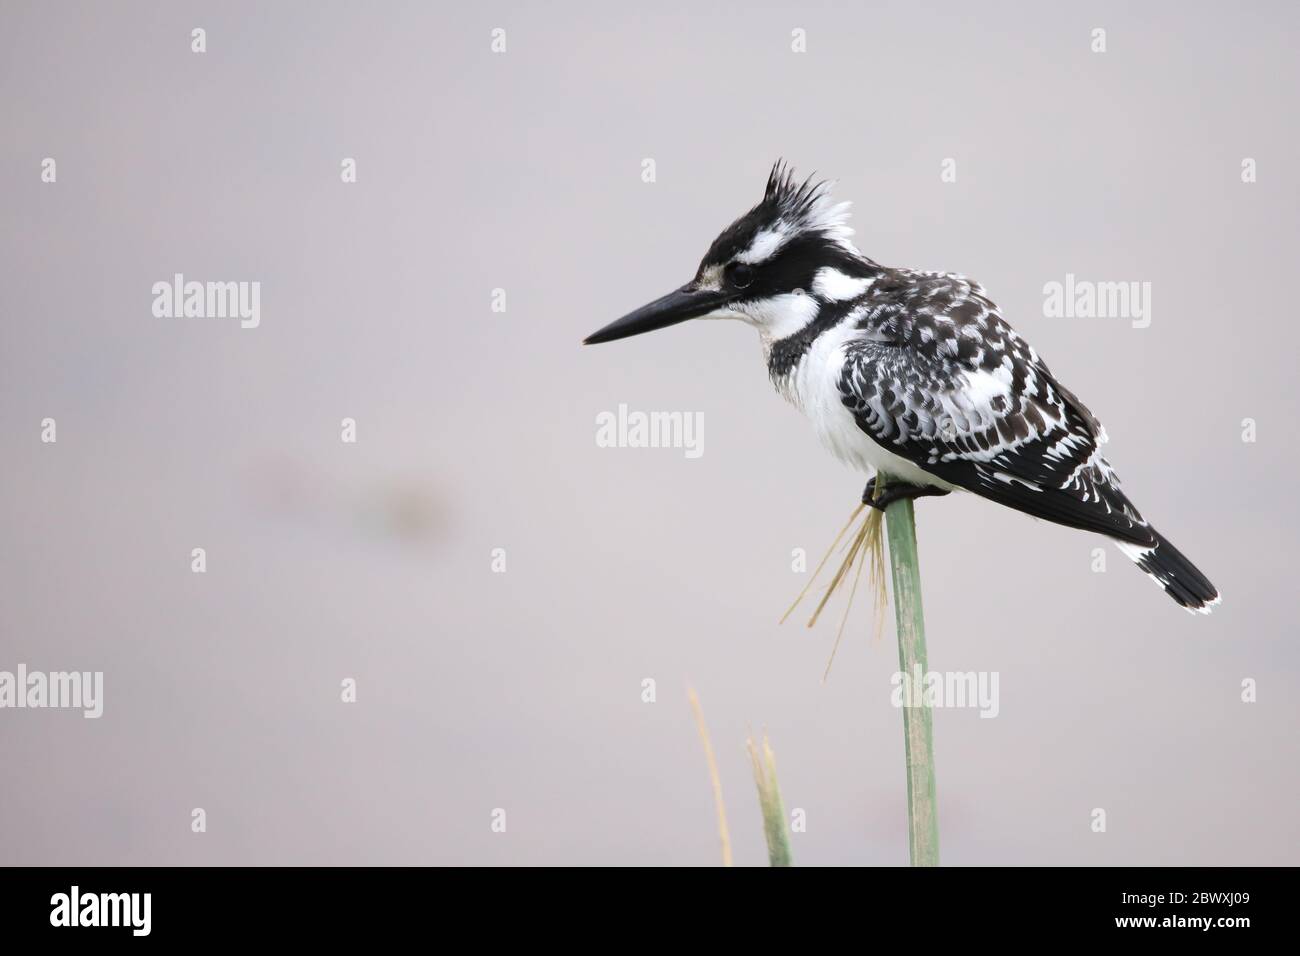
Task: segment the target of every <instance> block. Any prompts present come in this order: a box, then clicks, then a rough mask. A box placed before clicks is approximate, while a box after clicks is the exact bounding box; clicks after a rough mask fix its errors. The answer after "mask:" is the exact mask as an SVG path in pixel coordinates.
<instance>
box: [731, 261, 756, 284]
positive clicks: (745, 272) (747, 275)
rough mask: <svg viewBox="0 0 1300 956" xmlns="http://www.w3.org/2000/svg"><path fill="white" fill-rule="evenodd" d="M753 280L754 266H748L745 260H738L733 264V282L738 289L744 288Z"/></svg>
mask: <svg viewBox="0 0 1300 956" xmlns="http://www.w3.org/2000/svg"><path fill="white" fill-rule="evenodd" d="M753 281H754V268H753V266H747V265H745V263H743V262H737V263H734V264H733V265H732V266H731V284H732V285H734V286H735V287H736V288H737V289H743V288H745V286H747V285H749V284H750V283H751V282H753Z"/></svg>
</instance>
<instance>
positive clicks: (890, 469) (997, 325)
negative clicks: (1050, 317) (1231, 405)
mask: <svg viewBox="0 0 1300 956" xmlns="http://www.w3.org/2000/svg"><path fill="white" fill-rule="evenodd" d="M848 213H849V203H837V202H835V201H834V200H833V199H832V198H831V196H830V192H829V187H828V185H827V184H826V183H814V182H813V180H812V179H808V180H805V181H803V182H799V181H797V180H796V179H795V178H794V175H793V173H792V171H791V170H790V169H789V168H788V167H786V166H785V165H784V164H783V163H781V162H778V163H777V164H776V166H774V167H773V169H772V173H771V175H770V176H769V177H768V181H767V189H766V192H765V193H764V196H763V200H762V201H761V202H760V203H759V204H758V205H756V206H755V207H754V208H753V209H751V210H750V211H749V212H747V213H746V214H745V215H743V216H741V217H740V218H739V219H737V220H736V221H735V222H734V223H732V224H731V225H730V226H728V227H727V228H726V229H725V230H723V232H722V234H721V235H719V236H718V238H717V239H715V240H714V241H713V244H712V245H711V246H710V247H709V251H708V252H707V253H705V255H704V259H703V261H702V262H701V263H700V267H699V270H698V271H697V272H696V274H695V278H694V279H692V280H691V281H690V282H688V283H686V285H684V286H682V287H681V288H680V289H677V290H675V291H673V292H670V293H668V294H667V295H666V296H663V297H662V298H660V299H656V300H655V301H654V302H651V303H650V304H649V305H646V306H643V307H642V308H640V309H637V310H636V311H635V312H632V313H629V314H628V315H626V316H624V317H623V318H621V319H619V320H617V321H616V322H612V323H611V324H609V325H607V326H605V327H604V328H603V329H600V330H599V331H598V332H595V333H593V334H592V335H590V336H588V337H587V339H586V340H585V341H586V344H595V343H598V342H611V341H613V340H615V339H621V338H626V337H628V336H631V335H639V334H640V333H642V332H649V331H652V330H654V329H661V328H665V327H666V326H669V325H675V324H677V323H678V322H684V321H686V320H687V319H694V318H727V319H740V320H741V321H743V322H747V323H749V324H750V325H752V326H754V327H755V328H757V329H758V333H759V336H760V338H761V340H762V345H763V354H764V357H765V358H766V360H767V367H768V372H769V374H770V375H771V378H772V382H773V384H774V385H775V386H776V388H777V390H778V391H779V392H780V393H781V394H782V395H783V396H785V397H786V398H787V399H788V400H789V401H790V402H792V403H793V404H794V405H795V406H796V407H797V408H799V409H800V410H801V411H802V412H803V413H804V414H805V415H806V416H807V417H808V418H809V419H810V420H811V421H812V424H813V427H814V428H815V429H816V431H817V435H818V437H819V438H820V439H821V441H822V443H823V444H825V445H826V447H827V448H829V449H830V451H831V452H832V453H834V454H835V455H836V456H837V457H839V458H840V459H842V460H844V461H845V462H847V463H848V464H850V465H851V466H853V467H855V468H858V469H860V470H862V471H863V472H864V473H868V474H873V475H875V474H880V475H883V476H884V487H883V489H882V491H881V494H880V496H879V497H877V498H875V499H874V500H873V499H872V492H873V488H874V481H875V479H874V477H873V478H872V481H871V482H869V483H868V485H867V490H866V492H865V493H864V495H863V500H864V501H865V502H867V503H870V504H874V505H875V506H876V507H879V508H882V509H883V508H884V507H886V506H887V505H888V504H889V503H890V502H891V501H895V500H898V499H899V498H917V497H921V496H924V495H946V494H948V493H949V492H951V491H954V490H958V489H960V490H965V491H970V492H974V493H975V494H977V495H980V496H981V497H984V498H987V499H989V500H990V501H995V502H997V503H998V504H1002V505H1006V506H1007V507H1009V508H1014V509H1015V510H1017V511H1023V512H1025V513H1027V514H1030V515H1033V516H1034V517H1037V518H1043V519H1045V520H1047V521H1052V522H1055V523H1057V524H1062V525H1068V526H1070V527H1073V528H1081V529H1083V530H1085V531H1095V532H1097V533H1099V534H1103V535H1106V536H1108V537H1110V538H1112V539H1113V540H1114V541H1115V542H1116V544H1117V545H1118V546H1119V548H1120V550H1121V551H1123V552H1124V554H1126V555H1128V557H1130V558H1132V559H1133V561H1134V562H1136V563H1137V565H1138V567H1139V568H1141V569H1142V570H1143V571H1145V572H1146V573H1147V574H1148V575H1149V576H1150V577H1151V578H1152V579H1153V580H1155V581H1156V582H1157V583H1158V584H1159V585H1160V586H1161V587H1162V588H1164V590H1165V591H1166V592H1167V593H1168V594H1169V596H1170V597H1172V598H1173V599H1174V600H1175V601H1177V602H1178V603H1179V604H1180V605H1182V606H1183V607H1184V608H1187V609H1188V610H1189V611H1197V612H1201V613H1208V612H1209V610H1210V608H1211V607H1213V606H1214V605H1216V604H1218V603H1219V592H1218V591H1217V590H1216V589H1215V587H1214V585H1213V584H1211V583H1210V582H1209V580H1208V579H1207V578H1206V577H1205V575H1204V574H1202V573H1201V572H1200V571H1199V570H1197V569H1196V567H1195V566H1194V565H1193V564H1192V563H1191V562H1190V561H1189V560H1187V558H1186V557H1184V556H1183V554H1182V553H1181V552H1180V551H1178V549H1176V548H1175V547H1174V546H1173V545H1172V544H1170V543H1169V541H1168V540H1166V539H1165V538H1164V537H1162V536H1161V535H1160V534H1159V532H1157V531H1156V530H1155V529H1154V528H1153V527H1151V525H1149V524H1148V523H1147V522H1146V520H1145V519H1144V518H1143V517H1142V515H1141V514H1140V513H1139V512H1138V510H1137V508H1135V507H1134V506H1133V504H1132V502H1130V501H1129V500H1128V498H1127V497H1125V495H1124V492H1123V491H1122V490H1120V484H1119V479H1118V478H1117V477H1116V475H1115V472H1114V470H1113V469H1112V468H1111V466H1110V464H1109V463H1108V462H1107V461H1106V459H1105V458H1103V457H1102V453H1101V446H1102V445H1103V444H1104V443H1105V442H1106V432H1105V430H1104V429H1103V428H1102V426H1101V423H1100V422H1099V421H1097V419H1096V417H1094V416H1093V414H1092V413H1091V412H1090V411H1088V409H1087V408H1086V407H1084V405H1083V403H1082V402H1080V401H1079V399H1078V398H1076V397H1075V396H1074V394H1073V393H1072V392H1070V391H1069V390H1068V389H1067V388H1065V387H1064V386H1063V385H1061V384H1060V382H1058V381H1057V380H1056V378H1055V377H1054V376H1053V375H1052V373H1051V372H1050V371H1049V370H1048V368H1047V365H1046V364H1045V363H1044V362H1043V360H1042V359H1041V358H1039V356H1038V353H1037V352H1035V351H1034V349H1033V347H1032V346H1031V345H1029V343H1027V342H1026V341H1025V340H1024V339H1022V338H1021V337H1020V336H1019V335H1018V334H1017V333H1016V332H1015V330H1014V329H1012V328H1011V326H1010V325H1008V324H1007V323H1006V322H1005V321H1004V320H1003V318H1002V316H1001V314H1000V313H999V311H998V307H997V306H996V305H995V304H994V303H993V302H992V300H990V299H989V297H988V295H987V294H986V293H985V291H984V289H983V288H981V287H980V285H979V284H978V283H976V282H974V281H973V280H971V279H968V278H967V277H965V276H963V275H955V274H951V273H944V272H917V271H914V270H912V269H895V268H890V267H887V266H882V265H879V264H878V263H876V262H873V261H872V260H871V259H868V258H867V257H866V256H864V255H862V253H860V252H859V251H858V250H857V248H856V247H855V246H854V245H853V243H852V241H851V237H852V235H853V230H852V229H850V228H849V226H848Z"/></svg>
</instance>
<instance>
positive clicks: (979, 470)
mask: <svg viewBox="0 0 1300 956" xmlns="http://www.w3.org/2000/svg"><path fill="white" fill-rule="evenodd" d="M855 311H856V314H857V316H858V320H857V332H856V334H855V335H854V337H852V338H851V339H850V340H849V341H848V343H847V344H846V345H845V361H844V366H843V372H842V375H841V379H840V392H841V395H842V397H843V401H844V404H845V406H846V407H847V408H848V409H849V410H850V411H851V412H852V414H853V416H854V418H855V419H856V421H857V423H858V426H859V427H860V428H861V429H862V430H863V431H865V432H866V433H867V434H868V435H869V436H870V437H871V438H872V439H874V440H875V441H876V442H877V443H879V444H880V445H882V446H883V447H885V448H886V449H888V450H889V451H892V452H893V453H894V454H896V455H899V456H901V457H903V458H906V459H908V460H909V461H911V462H913V463H915V464H916V465H918V466H919V467H920V468H922V469H923V470H924V471H926V472H928V473H930V474H933V475H935V476H936V477H938V478H940V479H942V480H944V481H946V482H949V483H950V484H953V485H956V486H958V487H961V488H965V489H966V490H968V491H972V492H974V493H975V494H978V495H981V496H983V497H985V498H989V499H991V500H993V501H996V502H998V503H999V504H1003V505H1006V506H1008V507H1010V508H1015V509H1016V510H1018V511H1023V512H1025V513H1027V514H1031V515H1033V516H1035V517H1038V518H1043V519H1045V520H1048V521H1053V522H1056V523H1058V524H1063V525H1069V526H1071V527H1075V528H1083V529H1086V530H1089V531H1098V532H1101V533H1103V534H1107V535H1111V536H1113V537H1116V538H1119V539H1121V540H1123V541H1129V542H1133V543H1135V544H1141V545H1147V544H1150V543H1152V541H1153V540H1154V536H1153V532H1152V531H1151V529H1150V528H1149V527H1148V526H1147V524H1146V522H1145V521H1143V519H1142V517H1141V515H1139V514H1138V512H1137V510H1136V509H1135V508H1134V507H1133V505H1132V504H1131V503H1130V502H1129V501H1128V499H1127V498H1125V496H1124V494H1123V492H1122V491H1121V490H1120V487H1119V481H1118V479H1117V478H1116V476H1115V473H1114V472H1113V471H1112V470H1111V467H1110V465H1109V464H1108V463H1107V462H1106V460H1105V458H1103V457H1102V455H1101V452H1100V446H1101V445H1102V444H1103V443H1104V442H1105V441H1106V434H1105V431H1104V430H1103V429H1102V427H1101V424H1100V423H1099V422H1098V421H1097V419H1096V418H1095V417H1093V415H1092V413H1091V412H1089V411H1088V409H1087V408H1085V407H1084V406H1083V404H1082V403H1081V402H1080V401H1079V400H1078V399H1077V398H1075V397H1074V395H1072V394H1071V393H1070V392H1069V391H1067V390H1066V389H1065V388H1063V387H1062V386H1061V385H1060V384H1059V383H1058V382H1057V381H1056V380H1055V379H1053V378H1052V375H1051V373H1050V372H1049V371H1048V369H1047V366H1046V365H1044V364H1043V362H1042V361H1041V360H1040V359H1039V358H1038V355H1037V354H1036V353H1035V352H1034V350H1033V348H1032V347H1030V346H1029V344H1028V343H1026V342H1025V341H1024V340H1023V339H1021V338H1020V336H1019V335H1017V334H1016V332H1015V331H1014V330H1013V329H1012V328H1011V327H1010V326H1009V325H1007V324H1006V322H1004V321H1003V320H1002V318H1001V316H1000V315H999V314H998V310H997V306H996V305H994V304H993V302H991V301H990V300H989V299H988V298H987V297H986V296H985V294H984V291H983V290H982V289H981V288H980V287H979V286H978V285H977V284H976V283H974V282H972V281H970V280H969V279H966V278H965V277H964V276H958V275H949V274H942V273H923V272H909V271H902V270H896V271H893V272H891V273H888V274H887V275H886V276H885V277H883V278H882V279H881V280H880V281H878V282H877V283H875V284H874V285H873V287H872V288H871V289H870V291H869V292H868V293H867V294H866V296H865V297H864V299H863V301H862V303H861V304H860V307H859V308H858V309H857V310H855Z"/></svg>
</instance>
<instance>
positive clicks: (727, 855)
mask: <svg viewBox="0 0 1300 956" xmlns="http://www.w3.org/2000/svg"><path fill="white" fill-rule="evenodd" d="M686 696H687V697H689V698H690V701H691V710H692V711H693V712H694V713H695V726H696V728H697V729H698V730H699V732H700V740H701V741H703V743H704V759H705V761H707V762H708V765H709V782H710V783H711V784H712V785H713V804H714V806H715V807H717V810H718V836H719V838H720V839H721V841H722V865H723V866H731V831H730V830H728V829H727V807H726V804H724V803H723V802H722V777H721V776H720V775H719V773H718V761H717V760H716V759H715V758H714V756H713V743H712V742H711V741H710V740H709V728H708V727H706V726H705V724H704V708H702V707H701V706H700V698H699V695H698V694H696V693H695V688H694V687H688V688H686Z"/></svg>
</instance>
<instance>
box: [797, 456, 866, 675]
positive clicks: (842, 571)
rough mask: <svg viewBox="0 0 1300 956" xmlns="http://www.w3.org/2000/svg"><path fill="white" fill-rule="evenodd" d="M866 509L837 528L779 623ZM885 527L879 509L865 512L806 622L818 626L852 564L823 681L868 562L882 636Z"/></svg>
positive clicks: (810, 584)
mask: <svg viewBox="0 0 1300 956" xmlns="http://www.w3.org/2000/svg"><path fill="white" fill-rule="evenodd" d="M883 487H884V481H883V480H881V479H880V478H879V477H877V480H876V488H875V493H876V495H877V496H878V495H879V494H880V492H881V489H882V488H883ZM866 507H867V506H866V505H864V504H861V505H858V507H857V508H855V509H854V511H853V514H851V515H850V516H849V520H848V522H847V523H846V524H845V525H844V527H843V528H841V529H840V533H839V534H837V535H836V536H835V540H834V541H832V542H831V546H830V548H829V549H828V550H827V552H826V556H825V557H823V558H822V560H821V563H820V564H818V565H817V570H815V571H814V572H813V573H812V577H811V578H810V579H809V581H808V584H807V585H805V586H804V589H803V591H801V592H800V593H799V596H798V597H797V598H795V600H794V603H793V604H791V605H790V609H789V610H788V611H786V612H785V614H784V615H783V616H782V618H781V621H782V623H784V622H785V620H786V618H788V617H789V616H790V614H791V612H793V611H794V609H795V608H796V607H798V606H799V603H800V602H801V601H802V600H803V599H804V597H806V596H807V594H808V592H809V591H811V590H812V588H813V585H814V584H816V582H817V579H818V577H820V575H821V573H822V570H823V569H824V568H825V567H826V563H827V561H829V560H830V556H831V554H832V553H834V551H835V548H836V546H837V545H839V543H840V541H841V540H842V539H843V538H844V535H845V534H846V533H847V532H848V530H849V529H850V528H851V527H852V526H853V523H854V521H856V520H857V518H858V515H860V514H861V513H862V510H863V509H864V508H866ZM884 524H885V523H884V516H883V515H882V514H881V513H880V511H879V509H876V508H871V509H869V510H868V512H867V516H866V517H865V518H864V519H863V520H862V524H861V526H859V528H858V530H857V532H856V533H855V534H854V535H853V536H852V537H851V538H850V539H849V543H848V545H847V548H848V552H847V554H845V556H844V559H843V560H842V561H841V562H840V566H839V569H838V570H837V571H836V572H835V575H834V576H833V577H832V578H831V583H830V584H829V585H828V586H827V588H826V593H825V594H823V595H822V598H821V600H820V601H819V602H818V604H817V608H816V610H814V611H813V614H812V617H811V618H809V619H808V624H807V626H808V627H812V626H813V625H814V624H816V623H817V619H818V618H819V617H820V616H821V613H822V611H823V610H824V609H825V607H826V605H827V603H828V602H829V601H830V599H831V597H832V596H833V595H834V594H835V593H836V591H838V590H839V589H840V586H841V585H842V584H843V583H844V580H845V578H847V577H848V576H849V572H850V571H852V570H853V565H854V564H855V563H856V564H857V571H856V572H855V573H854V575H853V584H852V587H851V588H850V589H849V599H848V602H847V603H846V604H845V607H844V614H843V616H842V617H841V618H840V626H839V630H838V631H837V632H836V635H835V644H834V646H833V647H832V648H831V655H830V659H829V660H828V661H827V662H826V671H825V673H824V674H823V675H822V680H823V681H824V680H826V678H827V677H828V676H829V675H830V670H831V665H832V664H833V663H834V662H835V653H836V651H837V650H839V646H840V641H841V639H842V638H843V637H844V627H845V625H846V624H847V623H848V619H849V612H850V611H851V610H852V608H853V601H854V598H855V597H856V596H857V591H858V582H859V580H860V579H861V577H862V568H863V566H864V565H866V564H867V562H868V559H869V560H870V563H871V570H870V572H869V573H868V575H867V581H868V586H869V587H871V589H872V590H873V592H874V596H875V606H876V613H875V628H874V632H873V633H874V634H875V637H876V639H879V638H880V636H881V634H882V633H883V632H884V627H885V608H886V607H888V605H889V591H888V586H887V585H886V583H885V536H884Z"/></svg>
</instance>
